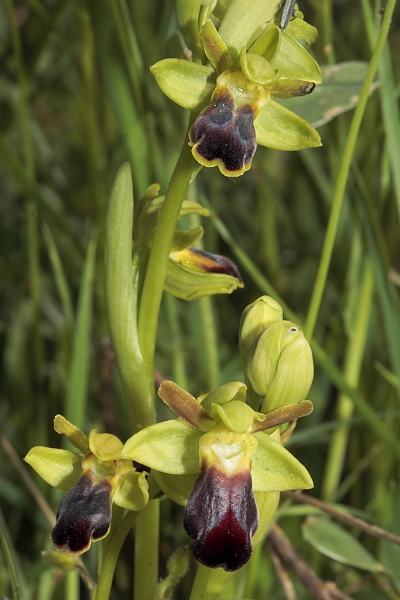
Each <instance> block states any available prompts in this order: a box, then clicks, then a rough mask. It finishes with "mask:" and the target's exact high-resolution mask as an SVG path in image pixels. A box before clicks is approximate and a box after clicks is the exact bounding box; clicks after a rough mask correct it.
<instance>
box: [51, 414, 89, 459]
mask: <svg viewBox="0 0 400 600" xmlns="http://www.w3.org/2000/svg"><path fill="white" fill-rule="evenodd" d="M54 431H56V432H57V433H62V434H64V435H66V436H67V438H68V439H69V441H70V442H71V444H72V445H73V446H75V448H77V449H78V450H80V451H81V452H82V454H88V453H89V452H90V448H89V442H88V437H87V435H85V434H84V433H83V431H81V430H80V429H78V427H75V425H72V423H70V422H69V421H67V419H66V418H65V417H63V416H62V415H56V416H55V417H54Z"/></svg>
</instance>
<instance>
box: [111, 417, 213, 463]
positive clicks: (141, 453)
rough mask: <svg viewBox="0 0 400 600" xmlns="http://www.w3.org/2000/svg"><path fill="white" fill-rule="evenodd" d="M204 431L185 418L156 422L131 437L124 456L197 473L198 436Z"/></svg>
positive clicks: (122, 453)
mask: <svg viewBox="0 0 400 600" xmlns="http://www.w3.org/2000/svg"><path fill="white" fill-rule="evenodd" d="M202 435H203V434H202V432H201V431H197V430H196V429H194V428H193V427H191V426H190V425H188V424H187V423H185V422H184V421H165V422H164V423H157V424H156V425H151V426H150V427H146V428H145V429H142V431H139V433H136V434H135V435H133V436H132V437H131V438H129V440H128V441H127V442H126V444H125V446H124V449H123V451H122V452H121V457H122V458H130V459H131V460H135V461H137V462H139V463H141V464H142V465H146V466H147V467H150V468H151V469H156V470H157V471H162V472H164V473H172V474H175V475H185V474H189V473H198V472H199V470H200V466H199V440H200V438H201V436H202Z"/></svg>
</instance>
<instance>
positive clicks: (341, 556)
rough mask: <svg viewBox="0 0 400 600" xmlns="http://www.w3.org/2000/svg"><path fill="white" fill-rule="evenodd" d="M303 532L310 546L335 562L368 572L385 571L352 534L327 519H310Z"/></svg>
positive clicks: (304, 525) (306, 522)
mask: <svg viewBox="0 0 400 600" xmlns="http://www.w3.org/2000/svg"><path fill="white" fill-rule="evenodd" d="M302 532H303V537H304V539H305V540H306V541H307V542H309V544H311V545H312V546H313V547H314V548H316V549H317V550H318V551H319V552H321V554H324V555H325V556H329V558H333V560H337V561H338V562H341V563H344V564H346V565H350V566H352V567H357V568H358V569H364V570H366V571H373V572H382V571H384V570H385V569H384V567H383V566H382V565H381V564H379V563H378V562H377V561H376V559H375V558H374V557H373V556H372V555H371V554H370V553H369V552H367V550H365V548H364V547H363V546H362V545H361V544H360V542H358V541H357V540H356V539H355V538H354V537H353V536H352V535H350V533H348V532H347V531H346V530H345V529H343V528H342V527H340V526H339V525H337V524H336V523H332V521H330V520H329V519H326V518H325V517H309V518H308V519H307V520H306V521H305V522H304V524H303V526H302Z"/></svg>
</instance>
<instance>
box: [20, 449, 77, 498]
mask: <svg viewBox="0 0 400 600" xmlns="http://www.w3.org/2000/svg"><path fill="white" fill-rule="evenodd" d="M24 461H25V462H27V463H28V464H29V465H30V466H31V467H32V468H33V469H34V470H35V471H36V473H37V474H38V475H40V477H41V478H42V479H44V480H45V481H46V483H48V484H49V485H52V486H53V487H55V488H58V489H60V490H66V491H68V490H70V489H71V488H72V487H74V485H75V484H76V483H77V481H78V479H79V477H80V475H81V473H82V456H81V455H80V454H77V453H76V452H70V451H69V450H62V449H60V448H46V447H45V446H35V447H34V448H32V449H31V450H29V452H28V454H27V455H26V456H25V458H24Z"/></svg>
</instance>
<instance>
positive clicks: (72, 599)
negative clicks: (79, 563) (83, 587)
mask: <svg viewBox="0 0 400 600" xmlns="http://www.w3.org/2000/svg"><path fill="white" fill-rule="evenodd" d="M65 600H79V571H78V570H75V571H70V572H69V573H67V576H66V578H65Z"/></svg>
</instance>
